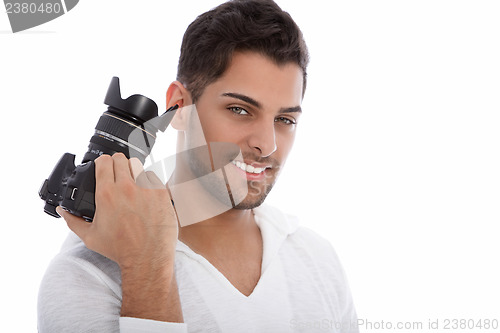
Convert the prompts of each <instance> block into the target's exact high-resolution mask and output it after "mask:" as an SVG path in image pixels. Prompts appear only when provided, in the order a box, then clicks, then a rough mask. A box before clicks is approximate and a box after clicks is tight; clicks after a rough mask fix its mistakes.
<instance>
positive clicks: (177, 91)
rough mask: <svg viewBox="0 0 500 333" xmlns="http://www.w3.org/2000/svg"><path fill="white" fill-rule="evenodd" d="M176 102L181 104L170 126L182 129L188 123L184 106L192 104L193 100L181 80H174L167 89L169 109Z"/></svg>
mask: <svg viewBox="0 0 500 333" xmlns="http://www.w3.org/2000/svg"><path fill="white" fill-rule="evenodd" d="M175 104H177V105H179V109H177V111H176V113H175V116H174V118H173V119H172V121H171V122H170V126H172V127H173V128H175V129H176V130H179V131H182V130H184V129H185V128H186V123H187V115H186V112H183V108H184V107H185V106H188V105H191V104H192V100H191V94H190V93H189V91H187V89H186V88H185V87H184V85H183V84H182V83H181V82H179V81H174V82H172V83H171V84H170V86H169V87H168V89H167V109H168V108H170V107H172V106H174V105H175Z"/></svg>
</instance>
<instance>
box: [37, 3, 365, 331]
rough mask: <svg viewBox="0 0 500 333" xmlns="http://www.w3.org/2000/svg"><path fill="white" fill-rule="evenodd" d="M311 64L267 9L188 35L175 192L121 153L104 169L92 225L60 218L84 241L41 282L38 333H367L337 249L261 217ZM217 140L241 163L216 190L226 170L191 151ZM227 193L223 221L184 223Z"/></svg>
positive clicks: (214, 17)
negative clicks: (235, 151)
mask: <svg viewBox="0 0 500 333" xmlns="http://www.w3.org/2000/svg"><path fill="white" fill-rule="evenodd" d="M307 62H308V54H307V49H306V46H305V43H304V41H303V39H302V34H301V32H300V30H299V29H298V27H297V26H296V24H295V23H294V21H293V20H292V19H291V17H290V16H289V15H288V14H287V13H285V12H283V11H282V10H281V9H280V8H279V7H278V6H277V5H276V4H275V3H274V2H272V1H270V0H267V1H266V0H250V1H244V0H235V1H230V2H228V3H225V4H222V5H220V6H219V7H217V8H215V9H213V10H212V11H209V12H207V13H205V14H203V15H201V16H199V17H198V18H197V19H196V20H195V21H194V22H193V23H192V24H191V25H190V26H189V27H188V29H187V31H186V33H185V35H184V39H183V43H182V47H181V55H180V59H179V67H178V77H177V81H175V82H173V83H172V84H171V85H170V86H169V88H168V90H167V107H171V106H174V105H178V106H179V110H178V111H177V113H176V115H175V117H174V120H173V121H172V126H173V127H174V128H176V129H177V130H178V131H179V132H178V133H179V134H178V142H177V147H178V149H179V151H185V152H191V153H187V154H184V155H182V156H184V158H180V159H179V160H178V161H177V165H176V169H175V172H174V174H173V176H172V178H171V179H170V180H169V182H168V188H165V186H164V185H163V184H162V183H161V181H160V180H159V179H158V177H156V176H155V175H154V174H153V173H151V172H143V170H142V166H141V164H140V163H139V162H138V160H136V159H131V160H127V158H126V157H125V156H124V155H123V154H115V155H113V156H106V155H103V156H101V157H99V158H98V159H97V160H96V161H95V163H96V214H95V217H94V221H93V223H86V222H85V221H83V220H82V219H80V218H77V217H75V216H72V215H71V214H69V213H67V212H64V211H62V210H61V209H60V208H58V213H59V214H60V215H62V216H63V217H64V218H65V220H66V222H67V223H68V226H69V227H70V229H71V230H72V231H73V232H74V234H76V235H77V236H78V237H76V236H75V235H70V237H69V238H68V240H67V242H66V244H65V245H64V246H63V250H62V251H61V253H60V254H59V255H58V256H57V257H56V258H55V259H54V261H53V262H52V263H51V266H50V267H49V269H48V271H47V273H46V276H45V277H44V280H43V282H42V286H41V288H40V296H39V330H40V332H64V331H68V332H80V331H81V332H90V331H92V332H93V331H99V332H118V331H120V332H200V331H209V332H219V331H220V332H248V331H252V332H290V331H303V332H313V331H315V330H316V331H322V332H324V331H331V332H351V331H357V328H356V315H355V310H354V306H353V303H352V300H351V296H350V292H349V289H348V286H347V282H346V279H345V276H344V274H343V271H342V268H341V266H340V263H339V261H338V258H337V257H336V255H335V253H334V251H333V249H332V248H331V246H330V244H329V243H328V242H327V241H326V240H324V239H323V238H321V237H319V236H317V235H316V234H314V233H313V232H311V231H309V230H308V229H305V228H302V227H299V226H298V225H297V221H296V220H295V219H294V218H292V217H289V216H287V215H285V214H283V213H281V212H280V211H279V210H277V209H275V208H272V207H269V206H265V205H261V204H262V203H263V201H264V199H265V197H266V195H267V194H268V193H269V191H270V190H271V188H272V185H273V184H274V182H275V181H276V178H277V176H278V174H279V171H280V170H281V168H282V167H283V165H284V163H285V161H286V158H287V156H288V154H289V152H290V150H291V148H292V145H293V141H294V136H295V131H296V127H297V125H298V122H299V120H300V115H301V113H302V110H301V107H300V105H301V101H302V97H303V94H304V91H305V85H306V66H307ZM198 124H199V126H197V125H198ZM211 142H227V143H231V144H233V145H237V147H238V148H239V150H240V151H241V154H240V155H239V156H238V157H237V158H236V159H234V160H233V161H232V162H231V163H229V164H228V165H226V166H224V168H223V169H224V170H225V171H224V172H222V171H221V172H220V173H217V172H215V171H214V172H212V173H211V175H213V176H212V177H211V178H210V177H209V178H206V177H204V175H205V174H206V169H207V167H208V169H210V167H209V166H210V164H212V166H213V164H214V163H216V162H214V160H213V159H211V160H209V161H207V159H204V158H202V157H201V156H200V154H197V153H196V151H195V150H196V149H194V148H196V147H201V146H202V145H203V144H206V143H211ZM211 150H213V149H211ZM201 155H203V154H201ZM222 155H223V156H224V154H222ZM213 169H214V168H213V167H212V170H213ZM193 178H194V179H199V181H197V182H195V184H194V185H193V186H192V187H190V188H189V190H188V191H186V190H179V191H176V190H175V188H176V186H177V187H178V186H179V184H184V183H187V182H183V180H186V179H193ZM241 180H243V182H242V181H241ZM235 183H236V184H241V183H243V184H244V188H241V186H233V185H234V184H235ZM221 184H222V185H221ZM232 184H233V185H232ZM242 190H244V191H242ZM224 193H227V194H228V197H229V198H230V202H231V206H230V207H228V208H227V209H222V210H220V211H219V213H218V215H217V214H208V215H203V214H202V215H196V214H195V215H196V216H205V217H204V218H203V219H202V220H196V221H195V218H193V217H188V218H185V216H188V215H186V214H188V213H184V212H183V213H180V211H181V206H186V205H188V207H189V208H190V209H191V210H192V211H196V212H202V213H203V212H206V211H209V210H210V209H211V207H213V206H214V205H217V204H218V202H222V201H224V200H223V199H222V198H223V197H224ZM242 193H243V194H242ZM172 198H173V201H172V200H171V199H172ZM214 198H215V199H214ZM174 206H175V208H174ZM186 221H187V222H186Z"/></svg>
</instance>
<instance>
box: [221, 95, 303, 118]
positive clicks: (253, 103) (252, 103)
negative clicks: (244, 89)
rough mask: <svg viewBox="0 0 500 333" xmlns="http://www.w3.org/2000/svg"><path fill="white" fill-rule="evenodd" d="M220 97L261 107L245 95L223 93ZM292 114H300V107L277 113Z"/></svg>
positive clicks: (284, 109) (285, 109) (283, 109)
mask: <svg viewBox="0 0 500 333" xmlns="http://www.w3.org/2000/svg"><path fill="white" fill-rule="evenodd" d="M221 96H225V97H232V98H236V99H239V100H242V101H243V102H246V103H248V104H250V105H252V106H254V107H256V108H261V107H262V105H261V104H260V103H259V102H257V101H256V100H255V99H253V98H252V97H249V96H246V95H242V94H238V93H231V92H227V93H223V94H222V95H221ZM292 112H302V108H301V107H300V106H293V107H290V108H281V109H280V110H279V113H292Z"/></svg>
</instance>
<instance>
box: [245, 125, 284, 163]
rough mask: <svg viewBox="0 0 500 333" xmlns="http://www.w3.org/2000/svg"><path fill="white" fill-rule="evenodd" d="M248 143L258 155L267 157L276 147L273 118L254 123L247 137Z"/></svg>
mask: <svg viewBox="0 0 500 333" xmlns="http://www.w3.org/2000/svg"><path fill="white" fill-rule="evenodd" d="M248 145H249V146H250V148H251V149H252V150H253V151H255V152H256V153H257V154H258V155H259V156H260V157H268V156H270V155H271V154H272V153H274V152H275V151H276V149H277V148H278V147H277V145H276V133H275V128H274V119H273V121H272V122H270V121H267V122H265V123H264V122H259V123H256V124H255V126H254V128H253V130H252V133H251V135H250V137H249V139H248Z"/></svg>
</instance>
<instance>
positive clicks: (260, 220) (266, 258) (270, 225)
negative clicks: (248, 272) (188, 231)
mask: <svg viewBox="0 0 500 333" xmlns="http://www.w3.org/2000/svg"><path fill="white" fill-rule="evenodd" d="M253 212H254V216H255V222H256V224H257V226H258V227H259V229H260V232H261V236H262V246H263V249H262V264H261V273H260V278H259V281H258V282H257V285H256V286H255V288H254V289H253V290H252V292H251V293H250V295H248V296H246V295H244V294H243V293H241V292H240V291H239V290H238V289H237V288H236V287H235V286H234V285H233V284H232V283H231V282H230V281H229V280H228V279H227V278H226V277H225V276H224V274H222V273H221V272H220V271H219V270H218V269H217V268H216V267H215V266H214V265H212V263H210V261H208V260H207V259H206V258H205V257H203V256H202V255H200V254H198V253H196V252H194V251H193V250H192V249H191V248H190V247H189V246H188V245H186V244H185V243H183V242H182V241H181V240H178V241H177V244H176V251H177V252H182V253H184V254H185V255H187V256H189V257H190V258H192V259H194V260H196V261H197V262H199V263H200V264H202V265H203V266H204V267H205V268H206V269H207V270H209V271H210V272H211V273H212V274H214V275H215V276H216V277H217V279H218V280H219V281H222V282H223V283H224V284H226V286H227V287H228V288H229V289H230V290H232V292H234V293H237V295H239V296H240V297H245V298H251V297H252V296H253V295H254V294H256V292H258V289H259V286H260V285H261V284H262V280H263V278H264V276H265V272H266V270H267V269H268V267H269V265H270V264H271V263H272V262H273V259H274V258H275V257H276V255H277V254H278V252H279V250H280V248H281V245H282V244H283V242H284V241H285V240H286V238H287V236H288V235H290V234H292V233H293V232H295V231H296V230H297V228H298V226H299V224H298V220H297V219H296V218H294V217H291V216H288V215H285V214H283V213H282V212H281V211H280V210H278V209H276V208H274V207H271V206H268V205H262V206H260V207H258V208H255V209H254V210H253Z"/></svg>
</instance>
